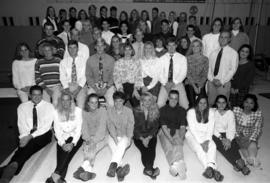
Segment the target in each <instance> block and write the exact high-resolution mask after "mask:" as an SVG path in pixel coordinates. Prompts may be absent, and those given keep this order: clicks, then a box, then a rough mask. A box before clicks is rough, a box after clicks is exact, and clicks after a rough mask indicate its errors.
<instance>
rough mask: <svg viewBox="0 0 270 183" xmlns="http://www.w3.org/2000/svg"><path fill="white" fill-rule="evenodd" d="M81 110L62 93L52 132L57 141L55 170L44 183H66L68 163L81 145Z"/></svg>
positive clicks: (67, 94)
mask: <svg viewBox="0 0 270 183" xmlns="http://www.w3.org/2000/svg"><path fill="white" fill-rule="evenodd" d="M81 126H82V110H81V109H80V108H79V107H76V106H75V103H74V100H73V99H72V95H71V94H70V93H68V92H66V91H63V92H62V94H61V97H60V98H59V102H58V105H57V107H56V110H55V119H54V132H55V137H56V140H57V164H56V169H55V170H54V172H53V173H52V175H51V177H49V178H48V179H47V180H46V183H54V182H66V181H65V176H66V173H67V169H68V165H69V162H70V161H71V160H72V158H73V156H74V154H75V153H76V152H77V150H78V149H79V148H80V146H81V145H82V142H83V141H82V139H81V128H82V127H81Z"/></svg>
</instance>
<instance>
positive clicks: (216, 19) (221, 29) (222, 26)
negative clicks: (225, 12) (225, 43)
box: [210, 17, 224, 32]
mask: <svg viewBox="0 0 270 183" xmlns="http://www.w3.org/2000/svg"><path fill="white" fill-rule="evenodd" d="M215 22H220V25H221V27H220V30H219V32H222V31H223V29H224V24H223V21H222V20H221V18H219V17H217V18H215V19H214V20H213V22H212V23H211V29H210V32H213V30H214V29H213V26H214V24H215Z"/></svg>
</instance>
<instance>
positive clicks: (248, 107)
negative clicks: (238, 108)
mask: <svg viewBox="0 0 270 183" xmlns="http://www.w3.org/2000/svg"><path fill="white" fill-rule="evenodd" d="M243 107H244V110H245V111H247V112H251V111H252V109H254V107H255V102H254V100H253V99H251V98H247V99H246V100H245V101H244V103H243Z"/></svg>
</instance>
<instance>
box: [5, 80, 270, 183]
mask: <svg viewBox="0 0 270 183" xmlns="http://www.w3.org/2000/svg"><path fill="white" fill-rule="evenodd" d="M263 92H270V82H269V81H265V80H262V79H259V80H256V81H255V85H254V87H253V89H252V93H256V94H258V93H263ZM258 98H259V104H260V108H261V110H262V111H263V114H264V128H263V131H264V133H263V135H262V137H261V139H260V142H259V143H260V146H261V148H260V151H259V155H258V156H259V158H260V160H261V161H262V166H261V167H260V168H252V172H251V174H250V175H249V176H243V175H242V174H241V173H237V172H235V171H234V170H233V169H232V167H231V165H230V164H229V163H228V162H227V161H226V160H225V159H224V158H223V157H221V155H220V154H218V156H217V162H218V167H219V170H220V171H221V172H222V173H223V175H224V177H225V178H224V180H223V182H229V183H234V182H237V183H238V182H245V183H251V182H252V183H253V182H254V183H257V182H270V174H269V172H270V158H269V153H270V143H269V139H270V133H268V132H269V131H270V124H269V121H270V110H269V109H270V99H266V98H264V97H261V96H258ZM156 154H157V155H156V161H155V166H158V167H159V168H160V170H161V174H160V176H158V177H157V179H156V180H155V181H152V180H151V179H150V178H148V177H146V176H144V175H143V173H142V171H143V166H142V163H141V160H140V153H139V151H138V150H137V149H136V147H135V146H134V145H132V146H131V147H130V149H128V151H127V153H126V155H125V158H124V163H129V164H130V166H131V170H130V173H129V175H127V177H126V178H125V181H124V182H127V183H129V182H136V183H144V182H147V183H148V182H156V183H163V182H214V180H206V179H205V178H204V177H203V176H202V175H201V174H202V171H203V167H202V166H201V164H200V163H199V162H198V160H197V158H196V156H195V154H194V153H193V152H192V151H191V150H190V148H189V147H188V145H187V144H186V143H185V144H184V155H185V161H186V164H187V179H186V180H184V181H180V179H179V178H175V177H172V176H171V175H170V174H169V171H168V164H167V162H166V159H165V155H164V153H163V151H162V149H161V146H160V143H159V142H158V145H157V151H156ZM109 161H110V151H109V148H107V147H106V148H105V149H104V150H103V151H101V152H100V154H98V156H97V160H96V163H95V167H94V170H95V172H96V173H97V177H96V178H95V179H94V180H92V181H89V182H93V183H94V182H96V183H103V182H117V180H116V178H108V177H107V176H106V171H107V169H108V166H109ZM81 162H82V151H81V150H79V152H78V153H77V154H76V155H75V156H74V158H73V160H72V161H71V163H70V166H69V170H68V173H67V176H66V180H67V182H69V183H75V182H81V181H78V180H76V179H74V178H73V177H72V174H73V172H74V171H75V170H76V169H77V168H78V166H79V165H80V164H81ZM4 163H5V162H4ZM55 164H56V145H55V143H52V144H50V145H48V146H47V147H46V148H45V149H44V150H42V151H41V152H38V153H37V154H36V155H35V156H33V157H32V158H31V159H30V160H29V161H28V162H27V163H26V165H25V167H24V169H23V170H22V172H21V174H20V175H19V176H17V177H15V178H14V179H13V181H12V182H14V183H15V182H19V183H21V182H27V183H30V182H32V183H39V182H45V180H46V178H47V177H49V176H50V174H51V172H53V170H54V168H55Z"/></svg>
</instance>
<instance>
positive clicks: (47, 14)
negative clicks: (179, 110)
mask: <svg viewBox="0 0 270 183" xmlns="http://www.w3.org/2000/svg"><path fill="white" fill-rule="evenodd" d="M50 8H51V9H52V10H53V12H54V18H56V13H55V9H54V7H53V6H48V7H47V9H46V18H47V17H48V16H49V9H50Z"/></svg>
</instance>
